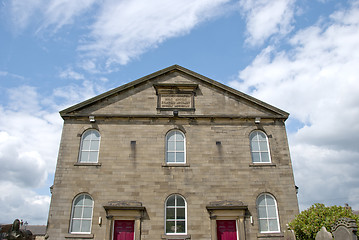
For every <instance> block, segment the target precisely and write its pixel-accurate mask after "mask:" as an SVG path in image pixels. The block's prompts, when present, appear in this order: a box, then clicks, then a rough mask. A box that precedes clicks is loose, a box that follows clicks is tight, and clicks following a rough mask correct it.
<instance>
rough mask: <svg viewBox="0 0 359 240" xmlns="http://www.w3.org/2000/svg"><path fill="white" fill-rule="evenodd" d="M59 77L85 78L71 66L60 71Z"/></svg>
mask: <svg viewBox="0 0 359 240" xmlns="http://www.w3.org/2000/svg"><path fill="white" fill-rule="evenodd" d="M60 78H67V79H75V80H83V79H85V77H84V75H83V74H81V73H78V72H75V71H74V70H73V69H72V68H67V69H65V70H63V71H61V72H60Z"/></svg>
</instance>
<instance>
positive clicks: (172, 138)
mask: <svg viewBox="0 0 359 240" xmlns="http://www.w3.org/2000/svg"><path fill="white" fill-rule="evenodd" d="M175 139H176V138H175V132H170V133H169V134H168V135H167V141H172V142H173V141H175Z"/></svg>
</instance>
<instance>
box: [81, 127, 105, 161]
mask: <svg viewBox="0 0 359 240" xmlns="http://www.w3.org/2000/svg"><path fill="white" fill-rule="evenodd" d="M100 140H101V136H100V133H99V131H97V130H95V129H89V130H87V131H85V132H84V133H83V134H82V136H81V147H80V154H79V162H80V163H97V162H98V155H99V150H100Z"/></svg>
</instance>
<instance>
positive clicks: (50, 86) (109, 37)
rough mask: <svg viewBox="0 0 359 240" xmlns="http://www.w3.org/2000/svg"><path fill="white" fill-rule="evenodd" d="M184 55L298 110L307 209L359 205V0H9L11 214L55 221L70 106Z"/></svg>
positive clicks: (1, 60)
mask: <svg viewBox="0 0 359 240" xmlns="http://www.w3.org/2000/svg"><path fill="white" fill-rule="evenodd" d="M174 64H178V65H181V66H183V67H185V68H188V69H190V70H192V71H195V72H197V73H199V74H202V75H204V76H206V77H209V78H211V79H214V80H216V81H219V82H221V83H223V84H226V85H228V86H231V87H233V88H235V89H237V90H239V91H242V92H244V93H246V94H249V95H251V96H253V97H256V98H258V99H260V100H262V101H265V102H267V103H269V104H271V105H273V106H276V107H278V108H280V109H282V110H285V111H287V112H289V113H290V117H289V118H288V120H287V121H286V126H287V134H288V139H289V146H290V151H291V159H292V164H293V170H294V176H295V183H296V185H297V186H298V187H299V193H298V201H299V207H300V210H305V209H307V208H308V207H310V206H311V205H312V204H314V203H324V204H325V205H327V206H331V205H341V206H343V205H344V204H345V203H348V204H349V205H350V206H352V207H353V209H356V210H359V174H358V169H359V140H358V137H357V135H358V136H359V121H358V119H359V0H348V1H346V0H342V1H337V0H275V1H273V0H181V1H179V0H176V1H175V0H151V1H147V0H101V1H99V0H77V1H73V0H52V1H48V0H27V1H23V0H11V1H10V0H0V166H1V167H0V170H1V174H0V192H1V194H0V223H11V222H13V220H14V219H15V218H19V219H23V220H24V221H27V222H28V223H29V224H46V222H47V216H48V208H49V204H50V198H51V194H50V191H49V187H50V186H51V185H52V183H53V178H54V172H55V167H56V160H57V154H58V149H59V142H60V137H61V130H62V124H63V121H62V119H61V117H60V115H59V113H58V112H59V111H60V110H63V109H65V108H67V107H69V106H71V105H74V104H76V103H79V102H81V101H83V100H86V99H88V98H90V97H93V96H96V95H98V94H100V93H103V92H105V91H108V90H110V89H113V88H115V87H118V86H120V85H123V84H125V83H128V82H130V81H133V80H136V79H138V78H140V77H143V76H146V75H148V74H151V73H153V72H156V71H158V70H161V69H163V68H166V67H168V66H171V65H174Z"/></svg>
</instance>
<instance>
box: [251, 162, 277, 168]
mask: <svg viewBox="0 0 359 240" xmlns="http://www.w3.org/2000/svg"><path fill="white" fill-rule="evenodd" d="M249 166H250V167H254V168H256V167H276V166H277V165H276V164H274V163H251V164H249Z"/></svg>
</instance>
